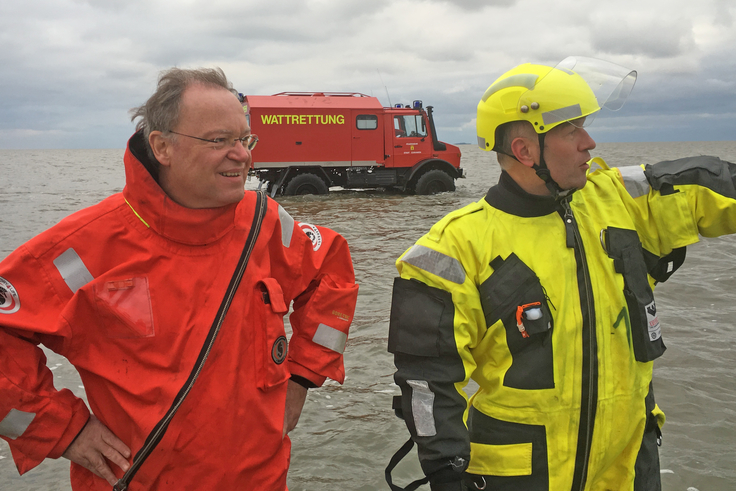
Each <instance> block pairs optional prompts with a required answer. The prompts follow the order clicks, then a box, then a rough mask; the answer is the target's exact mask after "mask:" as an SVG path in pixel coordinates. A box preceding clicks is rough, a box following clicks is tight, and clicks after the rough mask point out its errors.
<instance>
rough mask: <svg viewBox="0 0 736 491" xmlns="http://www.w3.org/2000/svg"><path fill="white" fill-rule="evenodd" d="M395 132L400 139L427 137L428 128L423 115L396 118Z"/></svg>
mask: <svg viewBox="0 0 736 491" xmlns="http://www.w3.org/2000/svg"><path fill="white" fill-rule="evenodd" d="M394 132H395V134H396V136H398V137H415V138H416V137H421V138H423V137H425V136H427V126H426V125H425V124H424V118H423V117H422V115H421V114H408V115H406V116H394Z"/></svg>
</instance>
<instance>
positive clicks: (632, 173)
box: [618, 165, 649, 198]
mask: <svg viewBox="0 0 736 491" xmlns="http://www.w3.org/2000/svg"><path fill="white" fill-rule="evenodd" d="M618 171H619V173H620V174H621V177H622V178H623V180H624V186H626V190H627V191H628V192H629V194H630V195H631V197H632V198H638V197H639V196H644V195H645V194H649V181H648V180H647V176H646V174H644V169H642V168H641V166H639V165H632V166H629V167H618Z"/></svg>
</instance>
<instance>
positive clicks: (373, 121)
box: [355, 114, 378, 130]
mask: <svg viewBox="0 0 736 491" xmlns="http://www.w3.org/2000/svg"><path fill="white" fill-rule="evenodd" d="M355 127H356V128H358V129H359V130H375V129H376V128H378V116H376V115H375V114H358V115H357V116H356V117H355Z"/></svg>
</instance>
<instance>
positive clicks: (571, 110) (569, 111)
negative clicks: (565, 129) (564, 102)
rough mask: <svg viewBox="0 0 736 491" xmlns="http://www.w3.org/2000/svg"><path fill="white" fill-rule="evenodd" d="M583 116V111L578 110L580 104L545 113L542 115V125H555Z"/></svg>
mask: <svg viewBox="0 0 736 491" xmlns="http://www.w3.org/2000/svg"><path fill="white" fill-rule="evenodd" d="M582 116H583V110H582V109H580V104H574V105H572V106H567V107H561V108H559V109H555V110H554V111H547V112H546V113H542V121H543V122H544V124H555V123H559V122H560V121H572V120H573V119H578V118H580V117H582Z"/></svg>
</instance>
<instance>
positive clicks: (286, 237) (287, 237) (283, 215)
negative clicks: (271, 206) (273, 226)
mask: <svg viewBox="0 0 736 491" xmlns="http://www.w3.org/2000/svg"><path fill="white" fill-rule="evenodd" d="M279 221H280V222H281V243H282V244H284V247H289V246H290V245H291V236H292V235H293V234H294V219H293V218H291V215H289V214H288V213H287V212H286V210H284V209H283V207H282V206H281V205H279Z"/></svg>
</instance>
